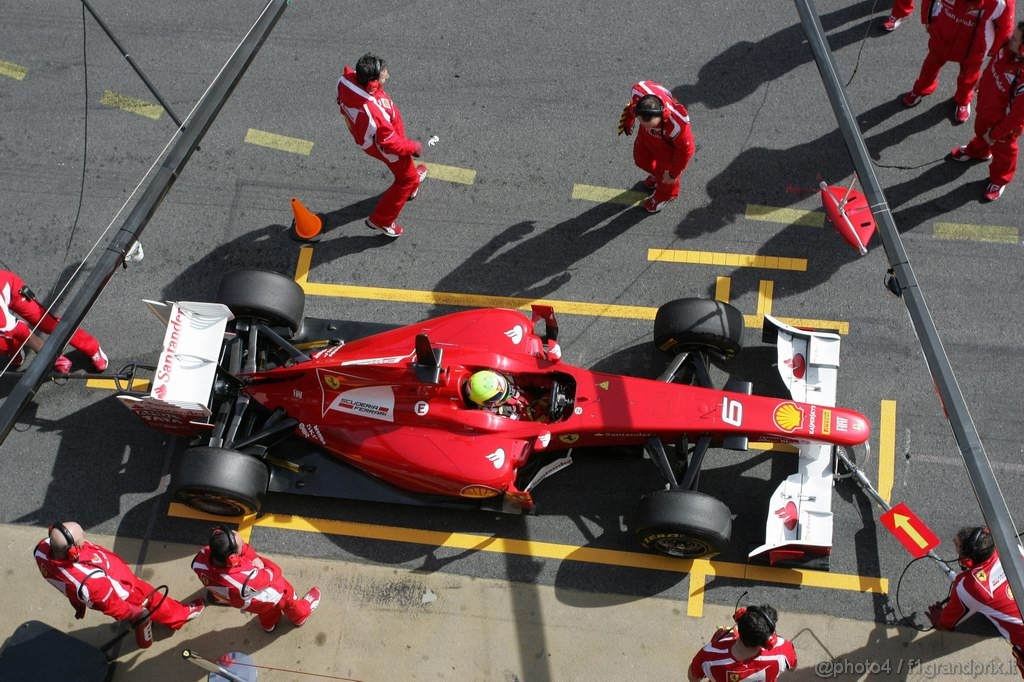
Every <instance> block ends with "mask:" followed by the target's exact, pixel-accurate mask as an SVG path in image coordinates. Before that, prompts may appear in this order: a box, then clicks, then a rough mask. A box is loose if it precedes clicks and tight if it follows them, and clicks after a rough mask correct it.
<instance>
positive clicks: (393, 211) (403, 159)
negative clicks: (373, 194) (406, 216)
mask: <svg viewBox="0 0 1024 682" xmlns="http://www.w3.org/2000/svg"><path fill="white" fill-rule="evenodd" d="M376 151H377V150H376V149H374V148H373V147H371V148H370V150H367V154H369V155H370V156H372V157H374V158H376V159H380V160H381V161H383V162H384V164H385V165H386V166H387V167H388V170H389V171H391V174H392V175H394V176H395V181H394V182H393V183H391V186H390V187H388V188H387V190H386V191H385V192H384V195H383V196H381V198H380V201H378V202H377V205H376V206H375V207H374V209H373V213H371V214H370V222H372V223H373V224H374V225H380V226H381V227H388V226H390V225H393V224H394V222H395V221H396V220H398V214H399V213H401V212H402V208H403V207H404V206H405V202H406V201H408V200H409V195H410V194H412V193H413V191H415V189H416V188H417V187H419V185H420V176H419V174H418V173H417V172H416V164H415V163H413V160H412V157H411V156H400V157H398V160H397V161H388V160H387V159H386V158H384V156H383V155H381V154H380V153H379V152H378V153H374V152H376Z"/></svg>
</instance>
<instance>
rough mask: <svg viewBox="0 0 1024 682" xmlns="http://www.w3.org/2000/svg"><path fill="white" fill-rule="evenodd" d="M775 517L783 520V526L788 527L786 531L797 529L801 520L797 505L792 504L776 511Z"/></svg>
mask: <svg viewBox="0 0 1024 682" xmlns="http://www.w3.org/2000/svg"><path fill="white" fill-rule="evenodd" d="M775 515H776V516H778V517H779V518H780V519H782V525H784V526H785V527H786V530H793V529H794V528H796V522H797V520H798V519H799V514H798V513H797V509H796V505H795V504H793V503H792V502H787V503H786V506H785V507H782V508H781V509H776V510H775Z"/></svg>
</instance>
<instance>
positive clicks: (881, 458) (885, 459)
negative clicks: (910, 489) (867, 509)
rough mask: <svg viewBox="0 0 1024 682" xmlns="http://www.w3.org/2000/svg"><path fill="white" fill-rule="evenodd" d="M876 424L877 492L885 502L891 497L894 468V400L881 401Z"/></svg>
mask: <svg viewBox="0 0 1024 682" xmlns="http://www.w3.org/2000/svg"><path fill="white" fill-rule="evenodd" d="M879 421H880V422H881V423H880V424H879V425H878V494H879V495H881V497H882V499H884V500H885V501H886V502H889V501H891V499H892V482H893V479H894V477H895V470H896V401H895V400H883V401H882V416H881V419H880V420H879Z"/></svg>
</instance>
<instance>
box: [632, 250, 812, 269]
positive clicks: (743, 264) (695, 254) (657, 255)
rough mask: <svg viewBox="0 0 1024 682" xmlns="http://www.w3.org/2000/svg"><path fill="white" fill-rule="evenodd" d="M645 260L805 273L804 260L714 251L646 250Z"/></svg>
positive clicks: (805, 261) (805, 263) (805, 265)
mask: <svg viewBox="0 0 1024 682" xmlns="http://www.w3.org/2000/svg"><path fill="white" fill-rule="evenodd" d="M647 260H649V261H660V262H662V263H690V264H693V265H725V266H728V267H732V268H762V269H766V270H796V271H797V272H806V271H807V259H806V258H786V257H784V256H758V255H757V254H750V253H719V252H715V251H684V250H679V249H647Z"/></svg>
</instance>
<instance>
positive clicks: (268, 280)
mask: <svg viewBox="0 0 1024 682" xmlns="http://www.w3.org/2000/svg"><path fill="white" fill-rule="evenodd" d="M217 302H218V303H223V304H224V305H226V306H227V307H228V308H230V309H231V312H232V313H234V315H235V317H251V318H254V319H257V320H260V321H262V322H266V323H268V324H269V325H270V326H271V327H287V328H288V329H290V330H291V331H292V333H294V332H296V331H297V330H298V329H299V325H300V324H302V310H303V308H305V305H306V294H305V292H304V291H303V290H302V287H301V286H299V284H298V283H297V282H295V281H294V280H292V279H289V278H288V277H285V276H284V275H279V274H277V273H276V272H270V271H269V270H235V271H233V272H229V273H228V274H226V275H224V278H223V279H221V281H220V289H218V290H217Z"/></svg>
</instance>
